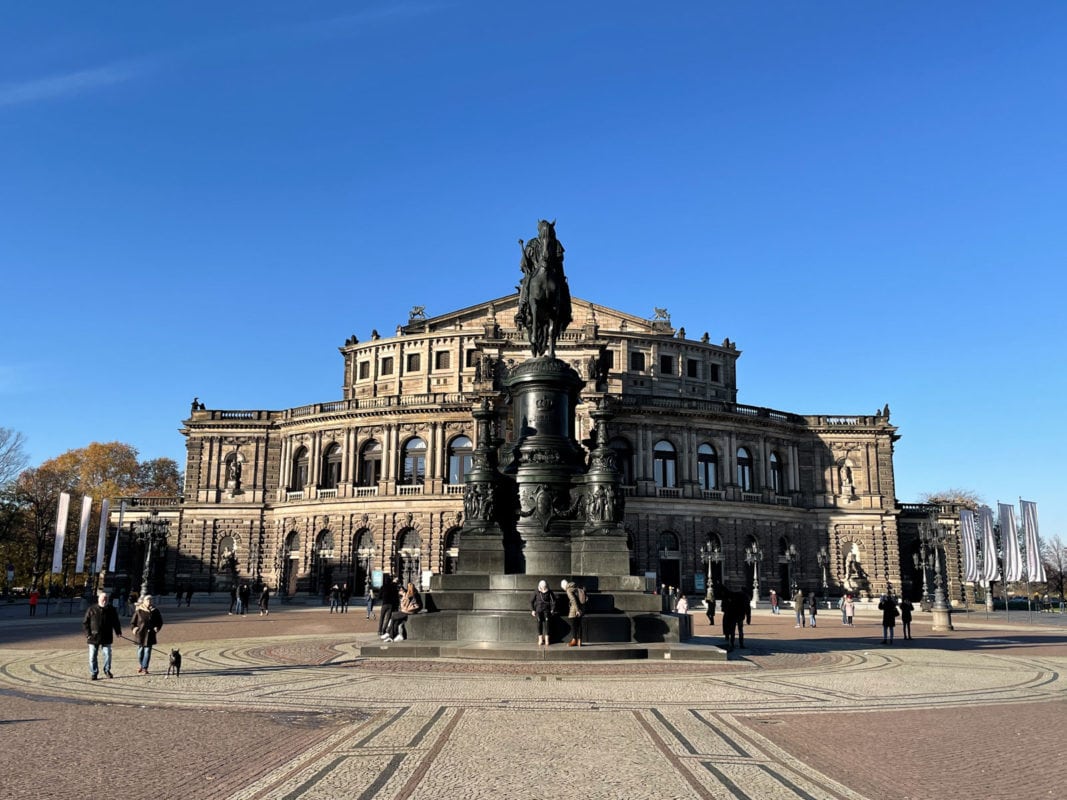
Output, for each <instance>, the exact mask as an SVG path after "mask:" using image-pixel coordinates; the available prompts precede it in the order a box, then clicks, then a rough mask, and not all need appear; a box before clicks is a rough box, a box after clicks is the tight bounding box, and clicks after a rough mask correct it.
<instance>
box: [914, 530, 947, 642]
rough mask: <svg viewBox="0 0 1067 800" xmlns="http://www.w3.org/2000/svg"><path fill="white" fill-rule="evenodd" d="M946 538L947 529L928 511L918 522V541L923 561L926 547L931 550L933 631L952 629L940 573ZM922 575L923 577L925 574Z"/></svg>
mask: <svg viewBox="0 0 1067 800" xmlns="http://www.w3.org/2000/svg"><path fill="white" fill-rule="evenodd" d="M947 538H948V531H946V530H945V528H944V527H942V526H941V525H938V524H937V519H936V517H935V516H934V512H930V516H929V518H928V519H927V521H926V522H925V523H922V522H921V523H919V541H920V544H921V546H922V547H923V549H924V554H923V555H924V561H925V558H926V552H925V551H926V549H927V548H928V549H929V551H932V552H933V557H934V563H933V567H934V606H933V609H931V610H932V612H933V625H932V626H931V627H932V629H933V630H935V631H946V630H947V631H950V630H953V628H952V609H951V608H950V607H949V605H948V603H947V602H946V601H945V582H944V578H943V577H942V575H941V548H943V547H944V546H945V540H946V539H947ZM923 577H924V579H925V577H926V576H925V574H924V575H923Z"/></svg>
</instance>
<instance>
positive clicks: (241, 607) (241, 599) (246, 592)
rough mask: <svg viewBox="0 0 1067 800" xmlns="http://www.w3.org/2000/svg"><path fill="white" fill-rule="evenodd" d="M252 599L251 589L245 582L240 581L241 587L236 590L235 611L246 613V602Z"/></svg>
mask: <svg viewBox="0 0 1067 800" xmlns="http://www.w3.org/2000/svg"><path fill="white" fill-rule="evenodd" d="M251 599H252V590H251V589H249V588H248V584H247V583H242V584H241V588H240V589H238V590H237V613H238V614H247V613H248V603H249V601H250V600H251Z"/></svg>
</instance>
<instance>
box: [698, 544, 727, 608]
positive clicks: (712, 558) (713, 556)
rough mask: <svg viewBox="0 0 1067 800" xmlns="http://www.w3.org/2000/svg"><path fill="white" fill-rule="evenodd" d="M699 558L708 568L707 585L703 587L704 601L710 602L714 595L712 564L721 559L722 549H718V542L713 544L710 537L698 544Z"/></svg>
mask: <svg viewBox="0 0 1067 800" xmlns="http://www.w3.org/2000/svg"><path fill="white" fill-rule="evenodd" d="M700 559H701V560H702V561H703V562H704V563H705V564H706V565H707V568H708V580H707V585H705V587H704V602H705V603H711V602H712V600H713V599H714V597H715V590H714V588H713V587H712V582H711V580H712V566H711V565H712V564H718V563H720V562H721V561H722V551H721V550H720V549H719V545H718V544H713V543H712V541H711V539H708V540H707V542H705V543H704V544H702V545H701V546H700Z"/></svg>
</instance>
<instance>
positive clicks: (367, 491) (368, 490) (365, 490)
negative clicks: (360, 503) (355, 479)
mask: <svg viewBox="0 0 1067 800" xmlns="http://www.w3.org/2000/svg"><path fill="white" fill-rule="evenodd" d="M377 496H378V487H377V486H357V487H356V497H377Z"/></svg>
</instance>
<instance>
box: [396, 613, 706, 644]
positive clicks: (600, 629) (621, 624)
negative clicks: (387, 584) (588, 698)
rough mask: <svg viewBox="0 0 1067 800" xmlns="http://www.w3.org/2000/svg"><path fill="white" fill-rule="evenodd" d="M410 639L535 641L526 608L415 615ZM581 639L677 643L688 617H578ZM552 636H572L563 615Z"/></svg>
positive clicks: (553, 624) (685, 632)
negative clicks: (580, 623) (581, 632)
mask: <svg viewBox="0 0 1067 800" xmlns="http://www.w3.org/2000/svg"><path fill="white" fill-rule="evenodd" d="M405 627H406V629H407V635H408V638H409V639H411V640H412V641H433V640H436V641H479V642H497V643H500V642H528V641H530V640H536V637H537V621H536V620H535V619H534V617H533V616H532V615H531V614H530V613H529V611H496V610H494V611H481V612H480V611H470V610H451V611H438V612H436V613H424V614H414V615H412V616H410V617H408V619H407V621H406V622H405ZM582 628H583V635H582V640H583V641H588V642H590V643H594V642H601V643H607V642H614V643H630V642H678V641H682V640H684V639H687V638H689V636H690V635H691V633H692V630H691V628H690V620H689V617H687V616H680V615H671V614H659V613H633V614H627V613H623V612H614V613H608V614H596V613H590V614H583V615H582ZM549 632H550V634H551V636H552V638H553V639H558V640H564V639H570V638H571V625H570V622H569V621H568V620H567V618H566V617H560V616H554V617H552V619H551V620H550V622H549Z"/></svg>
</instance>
